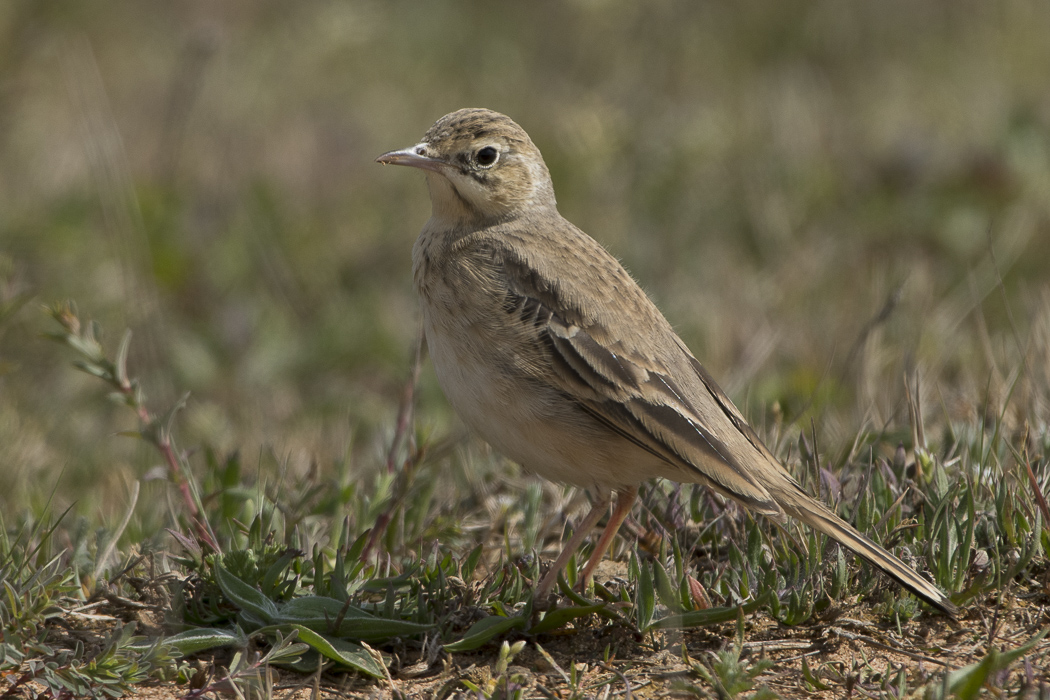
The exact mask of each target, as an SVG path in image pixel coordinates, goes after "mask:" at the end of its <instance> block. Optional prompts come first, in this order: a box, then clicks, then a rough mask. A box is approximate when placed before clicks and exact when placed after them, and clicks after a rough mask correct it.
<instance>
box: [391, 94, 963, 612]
mask: <svg viewBox="0 0 1050 700" xmlns="http://www.w3.org/2000/svg"><path fill="white" fill-rule="evenodd" d="M376 160H377V161H378V162H380V163H390V164H394V165H409V166H412V167H416V168H421V169H422V170H423V171H424V172H425V173H426V176H427V185H428V186H429V188H430V201H431V205H432V207H433V212H432V214H431V217H430V220H429V221H428V222H427V223H426V225H425V226H424V227H423V231H422V233H421V234H420V235H419V239H418V240H417V241H416V244H415V246H414V247H413V249H412V263H413V275H414V277H415V284H416V289H417V291H418V292H419V298H420V302H421V304H422V307H423V324H424V328H425V331H426V338H427V345H428V347H429V349H430V355H431V357H432V358H433V361H434V367H435V369H436V370H437V376H438V380H439V381H440V383H441V387H442V388H443V389H444V391H445V395H446V396H447V397H448V400H449V401H450V402H451V403H452V406H453V408H454V409H455V410H456V412H457V413H458V414H459V416H460V417H461V418H462V419H463V420H464V422H466V423H467V425H469V426H470V427H471V428H472V429H473V430H474V431H476V432H477V433H478V434H479V435H481V437H483V438H484V439H485V440H487V441H488V442H489V443H490V444H491V445H492V446H493V447H495V448H496V449H497V450H498V451H500V452H502V453H503V454H504V455H506V456H507V457H509V458H511V459H513V460H515V461H517V462H520V463H521V464H522V465H523V466H525V467H526V468H527V469H529V470H531V471H533V472H536V473H537V474H540V475H541V476H544V477H546V478H548V479H552V480H554V481H561V482H567V483H570V484H576V485H578V486H584V487H589V488H591V489H592V490H593V492H594V493H596V494H597V501H596V502H595V504H594V507H593V508H592V509H591V512H590V513H589V514H588V515H587V516H586V517H585V518H584V520H583V522H582V523H580V525H579V527H578V528H577V529H576V532H575V534H574V535H573V537H572V538H571V539H570V541H569V542H568V543H567V544H566V546H565V549H564V550H563V552H562V554H561V556H559V557H558V559H557V561H556V562H555V563H554V565H553V566H552V567H551V569H550V572H549V573H548V574H547V575H546V576H545V577H544V579H543V581H541V582H540V584H539V586H538V587H537V590H536V595H537V596H541V597H542V596H544V595H545V594H546V593H548V592H549V591H550V589H551V587H552V586H553V584H554V583H555V581H556V580H557V576H558V574H559V572H560V571H561V570H562V569H563V568H564V567H565V565H566V563H567V562H568V560H569V558H570V557H571V555H572V553H573V552H574V551H575V550H576V549H577V548H578V547H579V545H580V544H581V543H582V541H583V539H584V538H585V537H586V536H587V534H588V533H589V532H590V530H591V529H592V528H593V527H594V526H595V525H596V524H597V522H598V520H599V519H600V518H601V516H602V514H603V513H605V512H607V510H608V506H609V500H610V493H611V492H612V491H615V492H616V493H617V499H616V507H615V509H614V510H613V514H612V516H611V517H610V518H609V522H608V525H606V527H605V530H604V531H603V532H602V535H601V538H600V539H599V540H598V544H597V546H596V547H595V549H594V553H593V554H592V555H591V558H590V560H589V561H588V562H587V564H586V566H585V567H584V569H583V572H582V575H581V579H582V581H583V582H584V583H586V581H587V580H588V579H589V578H590V576H591V574H592V573H593V571H594V568H595V567H596V566H597V564H598V562H599V561H601V559H602V557H603V556H604V554H605V552H606V550H607V549H608V547H609V545H610V544H611V542H612V538H613V536H614V535H615V534H616V531H617V529H619V527H620V524H621V523H622V522H623V520H624V518H625V517H626V516H627V513H628V511H629V510H630V508H631V504H632V503H633V502H634V499H635V497H636V495H637V493H638V485H639V484H640V483H641V482H643V481H645V480H646V479H650V478H652V477H657V476H659V477H664V478H666V479H672V480H674V481H680V482H698V483H702V484H706V485H707V486H709V487H711V488H712V489H714V490H715V491H717V492H718V493H720V494H722V495H724V496H728V497H729V498H732V499H734V500H736V501H738V502H739V503H741V504H743V505H744V506H746V507H747V508H750V509H751V510H753V511H755V512H757V513H762V514H764V515H768V516H771V517H774V518H783V517H784V515H785V514H787V515H791V516H794V517H796V518H798V519H799V520H801V521H803V522H805V523H807V524H808V525H810V526H811V527H813V528H816V529H817V530H819V531H820V532H823V533H824V534H826V535H828V536H829V537H832V538H833V539H835V540H837V541H838V542H840V543H842V544H843V545H845V546H846V547H848V548H850V549H852V550H853V551H854V552H856V553H857V554H859V555H860V556H862V557H864V558H865V559H867V560H868V561H869V562H871V563H872V564H874V565H875V566H877V567H878V568H880V569H882V570H883V571H885V572H886V573H887V574H889V575H890V576H891V577H892V578H894V579H896V580H897V581H898V582H899V583H900V584H901V585H902V586H904V587H905V588H907V589H908V590H910V591H912V592H913V593H915V594H916V595H917V596H919V597H920V598H922V599H923V600H925V601H926V602H928V603H930V604H931V605H933V606H935V607H937V608H939V609H940V610H942V611H944V612H946V613H949V614H954V613H955V611H956V608H955V606H953V605H952V603H951V602H950V601H949V600H948V598H947V597H946V596H945V595H944V594H943V593H942V592H941V591H940V590H938V589H937V587H936V586H934V585H933V584H932V583H930V582H929V581H927V580H926V579H925V578H923V577H922V576H919V575H918V574H917V573H916V572H915V571H913V570H912V569H911V568H909V567H908V566H907V565H906V564H904V563H903V562H902V561H900V560H899V559H897V557H895V556H893V555H892V554H890V553H889V552H887V551H886V550H885V549H883V548H882V547H880V546H878V545H877V544H875V543H874V542H872V541H871V540H869V539H868V538H867V537H865V536H864V535H862V534H860V533H859V532H857V530H855V529H854V528H853V527H851V526H850V525H849V524H847V523H846V522H844V521H843V520H842V519H840V518H839V517H838V516H836V515H835V514H834V513H832V512H831V511H830V510H829V509H828V508H826V507H825V506H824V505H823V504H821V503H819V502H817V501H815V500H813V499H812V498H810V496H809V495H808V494H807V493H806V492H805V491H803V490H802V488H801V487H800V486H799V485H798V483H796V482H795V480H794V479H793V478H792V477H791V475H790V474H788V473H787V471H785V469H784V468H783V467H782V466H781V464H780V463H779V462H778V461H777V459H776V458H775V457H774V456H773V455H772V454H771V453H770V451H769V450H768V449H767V448H766V446H765V445H764V444H762V441H761V440H760V439H759V438H758V436H757V435H756V434H755V432H754V431H753V430H752V429H751V427H750V426H749V425H748V424H747V422H746V421H745V420H744V417H743V416H742V415H741V413H740V411H738V410H737V408H736V406H734V405H733V403H732V402H731V401H730V400H729V398H728V397H727V396H726V395H725V393H724V392H723V391H722V390H721V389H720V388H719V387H718V385H717V384H715V381H714V379H712V378H711V375H709V374H708V373H707V371H706V370H705V369H704V368H703V366H702V365H701V364H700V363H699V362H698V361H697V360H696V358H694V357H693V355H692V354H691V353H690V352H689V349H688V348H687V347H686V346H685V343H683V342H682V340H681V339H680V338H679V337H678V336H677V335H676V334H675V332H674V330H673V329H672V328H671V325H670V324H669V323H668V322H667V320H666V319H664V317H663V315H662V314H661V313H660V311H659V310H658V309H657V308H656V306H655V305H654V304H653V303H652V302H651V301H650V300H649V298H648V297H647V296H646V295H645V293H644V292H643V291H642V290H641V288H640V287H639V286H638V285H637V284H636V283H635V281H634V280H633V279H631V276H630V275H628V274H627V272H626V271H625V270H624V269H623V267H622V266H621V265H620V263H618V262H617V261H616V259H615V258H613V257H612V256H611V255H609V253H607V252H606V251H605V249H604V248H602V247H601V246H600V245H599V244H598V243H597V242H595V241H594V239H592V238H591V237H590V236H588V235H587V234H585V233H584V232H583V231H581V230H580V229H578V228H576V227H575V226H573V225H572V224H571V223H569V222H568V221H566V220H565V219H563V218H562V217H561V215H560V214H559V213H558V209H557V207H556V204H555V201H554V188H553V186H552V184H551V178H550V174H549V173H548V172H547V166H546V165H545V164H544V162H543V157H542V156H541V155H540V152H539V150H538V149H537V148H536V146H535V145H534V144H533V143H532V140H531V139H529V136H528V134H526V133H525V131H524V130H522V128H521V127H520V126H518V125H517V124H515V123H514V122H513V121H512V120H511V119H510V118H508V117H506V116H504V115H502V114H498V113H496V112H492V111H489V110H485V109H462V110H459V111H458V112H453V113H452V114H449V115H446V116H444V117H442V118H441V119H439V120H438V121H437V123H435V124H434V125H433V126H432V127H430V129H429V130H428V131H427V133H426V134H425V135H424V136H423V140H422V141H421V142H419V143H418V144H416V145H415V146H412V147H411V148H406V149H404V150H400V151H391V152H390V153H385V154H383V155H381V156H379V158H377V159H376Z"/></svg>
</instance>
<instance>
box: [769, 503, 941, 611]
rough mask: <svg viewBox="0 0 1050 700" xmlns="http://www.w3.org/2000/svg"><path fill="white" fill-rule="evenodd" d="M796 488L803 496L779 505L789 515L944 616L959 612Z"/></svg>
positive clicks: (930, 586) (922, 580) (908, 569)
mask: <svg viewBox="0 0 1050 700" xmlns="http://www.w3.org/2000/svg"><path fill="white" fill-rule="evenodd" d="M796 488H798V489H799V495H800V496H803V497H804V498H798V499H796V498H792V499H790V501H792V502H790V503H784V502H783V501H782V502H781V506H782V507H783V508H784V510H785V511H786V512H787V513H788V514H789V515H791V516H793V517H795V518H797V519H799V520H801V521H802V522H804V523H806V524H807V525H809V526H810V527H812V528H813V529H815V530H819V531H820V532H823V533H824V534H825V535H827V536H828V537H830V538H831V539H833V540H835V541H836V542H838V543H839V544H842V545H843V546H845V547H847V548H849V549H851V550H852V551H853V552H854V553H856V554H858V555H860V556H862V557H864V558H865V559H867V560H868V562H870V563H871V564H872V565H873V566H876V567H878V568H879V569H882V571H883V572H885V573H886V575H887V576H889V577H890V578H892V579H893V580H894V581H896V582H897V583H899V584H900V585H902V586H904V587H905V588H907V589H908V590H909V591H911V592H912V593H914V594H915V595H917V596H918V597H919V598H921V599H923V600H925V601H926V602H927V603H929V604H930V605H932V606H933V607H935V608H937V609H938V610H940V611H941V612H943V613H945V614H946V615H950V616H952V617H956V616H957V615H958V614H959V609H958V608H957V607H956V606H955V605H953V604H952V602H951V601H950V600H948V596H946V595H945V594H944V593H942V592H941V590H940V589H939V588H937V586H935V585H933V584H932V583H931V582H930V581H928V580H927V579H926V578H925V577H923V576H920V575H919V574H918V573H916V572H915V571H914V570H913V569H912V568H911V567H910V566H908V565H907V564H905V563H904V562H902V561H901V560H900V559H898V558H897V557H895V556H893V555H892V554H890V553H889V552H888V551H886V550H885V549H883V548H882V547H880V546H879V545H877V544H875V543H874V542H872V541H871V540H869V539H868V538H867V537H865V536H864V535H862V534H861V533H860V532H858V531H857V530H856V529H855V528H854V527H853V526H852V525H850V524H849V523H847V522H846V521H845V520H843V519H842V518H840V517H838V516H837V515H835V514H834V513H832V512H831V511H830V510H829V509H828V508H826V507H825V506H824V505H823V504H821V503H819V502H817V501H815V500H813V499H812V498H810V497H809V496H808V495H806V494H805V492H803V491H802V490H801V488H800V487H798V486H797V485H796ZM784 500H788V499H784Z"/></svg>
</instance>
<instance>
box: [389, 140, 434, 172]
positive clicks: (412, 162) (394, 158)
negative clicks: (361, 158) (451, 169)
mask: <svg viewBox="0 0 1050 700" xmlns="http://www.w3.org/2000/svg"><path fill="white" fill-rule="evenodd" d="M424 152H425V151H424V146H423V144H418V145H416V146H412V147H411V148H402V149H401V150H400V151H390V152H389V153H384V154H383V155H381V156H379V157H378V158H376V162H377V163H382V164H383V165H408V166H411V167H413V168H422V169H423V170H433V171H434V172H436V173H439V172H441V171H442V170H444V169H445V168H447V167H448V164H447V163H446V162H445V161H443V160H439V159H437V158H430V157H428V156H425V155H423V153H424Z"/></svg>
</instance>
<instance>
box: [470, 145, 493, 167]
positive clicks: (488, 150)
mask: <svg viewBox="0 0 1050 700" xmlns="http://www.w3.org/2000/svg"><path fill="white" fill-rule="evenodd" d="M474 158H475V159H476V160H477V161H478V165H480V166H481V167H483V168H487V167H489V166H490V165H492V164H493V163H495V162H496V161H497V160H499V151H497V150H496V148H495V147H494V146H485V147H484V148H482V149H481V150H480V151H478V153H477V155H476V156H474Z"/></svg>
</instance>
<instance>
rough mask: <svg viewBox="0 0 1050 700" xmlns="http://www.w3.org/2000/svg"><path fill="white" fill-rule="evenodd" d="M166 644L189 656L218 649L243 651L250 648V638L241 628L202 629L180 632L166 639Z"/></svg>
mask: <svg viewBox="0 0 1050 700" xmlns="http://www.w3.org/2000/svg"><path fill="white" fill-rule="evenodd" d="M164 643H165V644H170V645H171V646H172V647H174V648H176V649H178V650H179V653H181V654H182V655H183V656H188V655H190V654H197V653H199V652H202V651H205V650H207V649H214V648H216V647H236V648H238V649H243V648H245V647H247V646H248V637H246V636H245V634H244V632H242V631H241V629H240V628H236V629H234V630H222V629H211V628H200V629H193V630H186V631H185V632H179V633H178V634H176V635H174V636H171V637H168V638H166V639H165V640H164Z"/></svg>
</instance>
